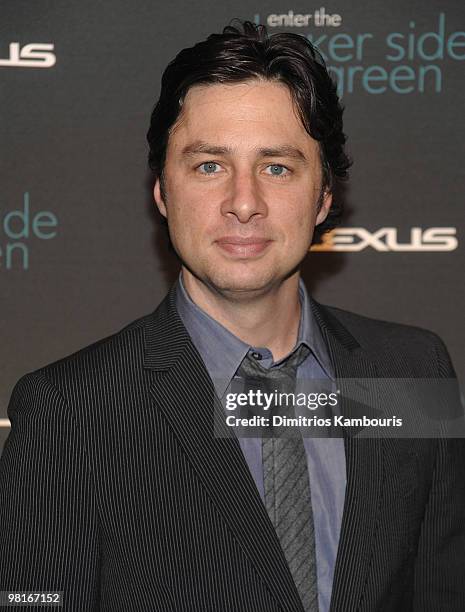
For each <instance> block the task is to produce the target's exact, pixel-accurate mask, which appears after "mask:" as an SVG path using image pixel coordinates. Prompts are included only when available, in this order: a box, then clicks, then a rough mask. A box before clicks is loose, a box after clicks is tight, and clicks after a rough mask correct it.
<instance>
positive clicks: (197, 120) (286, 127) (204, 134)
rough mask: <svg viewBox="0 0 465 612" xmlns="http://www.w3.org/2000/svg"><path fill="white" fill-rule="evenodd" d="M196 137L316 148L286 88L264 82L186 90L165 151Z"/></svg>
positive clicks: (210, 140)
mask: <svg viewBox="0 0 465 612" xmlns="http://www.w3.org/2000/svg"><path fill="white" fill-rule="evenodd" d="M200 138H201V139H202V140H208V141H209V142H213V143H218V144H225V143H223V142H222V141H223V140H231V141H237V142H236V144H238V143H239V142H242V143H243V144H246V143H248V144H249V145H250V147H253V146H254V145H261V146H263V145H266V144H268V145H270V144H272V145H274V146H276V145H279V144H282V143H284V142H285V143H287V144H291V143H292V144H295V145H298V146H306V147H307V148H309V149H312V150H313V149H314V148H315V147H316V146H317V145H316V141H315V140H314V139H313V138H311V136H310V135H309V134H308V133H307V131H306V130H305V128H304V126H303V124H302V121H301V119H300V117H299V115H298V112H297V110H296V107H295V104H294V102H293V100H292V96H291V93H290V91H289V89H288V87H287V86H286V85H284V84H282V83H278V82H270V81H262V80H253V81H247V82H243V83H235V84H228V85H224V84H214V85H195V86H193V87H192V88H191V89H189V91H188V93H187V95H186V97H185V99H184V103H183V107H182V110H181V113H180V115H179V117H178V120H177V121H176V123H175V125H174V126H173V128H172V129H171V131H170V139H169V146H170V145H172V146H177V145H179V146H181V145H183V146H184V145H185V144H186V142H188V141H189V140H194V139H200Z"/></svg>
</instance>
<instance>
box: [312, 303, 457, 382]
mask: <svg viewBox="0 0 465 612" xmlns="http://www.w3.org/2000/svg"><path fill="white" fill-rule="evenodd" d="M323 308H325V309H327V311H328V312H329V313H330V315H331V316H332V317H334V318H335V319H336V320H337V321H338V322H339V323H340V324H341V325H342V326H343V327H344V328H345V329H346V330H347V331H348V332H349V333H350V334H351V335H352V336H353V337H354V338H355V340H356V341H357V342H358V344H359V345H360V346H361V347H362V348H363V349H364V350H366V351H367V352H368V353H369V354H371V356H372V357H373V358H374V359H376V360H377V361H380V360H388V361H389V360H393V361H394V362H396V363H398V364H404V365H408V364H419V365H420V366H421V367H422V368H424V367H425V364H429V365H430V367H431V374H432V375H440V376H455V373H454V369H453V366H452V363H451V359H450V356H449V353H448V351H447V348H446V346H445V344H444V342H443V340H442V339H441V338H440V336H438V335H437V334H436V333H435V332H433V331H431V330H429V329H424V328H422V327H418V326H415V325H405V324H403V323H395V322H392V321H385V320H382V319H374V318H371V317H367V316H364V315H361V314H357V313H354V312H350V311H348V310H343V309H341V308H337V307H335V306H324V307H323Z"/></svg>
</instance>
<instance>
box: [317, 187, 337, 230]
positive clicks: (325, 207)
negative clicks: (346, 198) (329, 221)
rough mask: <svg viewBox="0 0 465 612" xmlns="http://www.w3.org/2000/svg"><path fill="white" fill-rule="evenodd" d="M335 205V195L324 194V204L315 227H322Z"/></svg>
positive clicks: (326, 192) (328, 192)
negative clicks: (332, 205)
mask: <svg viewBox="0 0 465 612" xmlns="http://www.w3.org/2000/svg"><path fill="white" fill-rule="evenodd" d="M332 203H333V194H332V193H331V192H330V191H326V190H325V192H324V194H323V203H322V205H321V208H320V210H319V211H318V214H317V216H316V219H315V225H320V223H323V221H324V220H325V219H326V217H327V216H328V213H329V209H330V208H331V204H332Z"/></svg>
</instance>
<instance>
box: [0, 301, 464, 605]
mask: <svg viewBox="0 0 465 612" xmlns="http://www.w3.org/2000/svg"><path fill="white" fill-rule="evenodd" d="M173 298H174V295H173V291H171V292H170V294H169V295H168V297H167V298H166V299H165V300H164V302H163V303H162V304H161V305H160V306H159V308H158V309H157V310H156V311H155V313H153V314H151V315H149V316H146V317H144V318H142V319H139V320H137V321H135V322H134V323H132V324H131V325H129V326H127V327H126V328H125V329H123V330H122V331H121V332H119V333H117V334H116V335H114V336H111V337H110V338H107V339H105V340H102V341H100V342H98V343H97V344H94V345H92V346H90V347H88V348H85V349H83V350H82V351H80V352H78V353H76V354H74V355H72V356H70V357H67V358H66V359H63V360H61V361H59V362H56V363H54V364H52V365H49V366H47V367H45V368H42V369H40V370H38V371H36V372H34V373H32V374H29V375H27V376H25V377H23V378H22V379H21V380H20V381H19V382H18V384H17V385H16V387H15V389H14V392H13V395H12V398H11V403H10V406H9V411H8V414H9V417H10V420H11V424H12V429H11V433H10V435H9V437H8V440H7V442H6V446H5V449H4V452H3V455H2V457H1V460H0V590H8V589H22V590H36V591H37V590H41V591H44V590H63V591H64V593H65V595H64V601H65V605H64V609H65V610H73V611H74V610H76V611H79V612H83V611H86V610H102V611H103V610H105V611H107V610H108V611H112V612H116V611H119V610H121V611H125V612H126V611H132V610H157V611H162V612H171V611H176V612H181V611H186V612H187V611H189V612H191V611H192V612H194V611H196V612H197V611H198V612H206V611H212V612H213V611H214V612H220V611H221V612H222V611H231V612H236V611H237V612H278V611H281V612H302V607H301V604H300V602H299V598H298V595H297V592H296V589H295V587H294V584H293V582H292V578H291V576H290V573H289V571H288V568H287V566H286V563H285V560H284V558H283V554H282V552H281V549H280V547H279V543H278V541H277V538H276V535H275V533H274V530H273V527H272V525H271V523H270V522H269V520H268V517H267V514H266V511H265V509H264V507H263V504H262V502H261V499H260V497H259V494H258V492H257V490H256V487H255V484H254V481H253V479H252V477H251V475H250V473H249V470H248V467H247V465H246V463H245V460H244V458H243V455H242V453H241V450H240V447H239V445H238V443H237V440H235V439H215V438H214V437H213V434H212V429H213V410H214V390H213V385H212V382H211V380H210V378H209V376H208V373H207V371H206V369H205V366H204V365H203V362H202V361H201V359H200V356H199V354H198V352H197V351H196V349H195V348H194V346H193V344H192V342H191V340H190V338H189V336H188V334H187V332H186V329H185V328H184V326H183V325H182V322H181V321H180V319H179V317H178V315H177V312H176V309H175V305H174V299H173ZM312 308H313V310H314V314H315V317H316V319H317V321H318V323H319V325H320V326H321V329H322V331H323V335H324V337H325V339H326V342H327V344H328V348H329V351H330V355H331V358H332V361H333V365H334V367H335V371H336V374H337V375H338V376H339V377H365V378H370V377H376V376H380V377H437V376H442V377H448V376H451V375H452V372H453V371H452V366H451V364H450V361H449V359H448V356H447V352H446V350H445V348H444V346H443V344H442V343H441V341H440V340H439V339H438V338H437V337H436V336H434V335H433V334H431V333H429V332H425V331H422V330H418V329H416V328H410V327H404V326H400V325H395V324H390V323H384V322H380V321H374V320H371V319H367V318H364V317H360V316H357V315H354V314H350V313H347V312H343V311H341V310H338V309H332V308H328V307H323V306H321V305H318V304H316V303H315V302H312ZM345 449H346V458H347V479H348V484H347V493H346V500H345V507H344V515H343V523H342V531H341V540H340V545H339V550H338V557H337V562H336V569H335V577H334V587H333V594H332V602H331V611H332V612H352V611H357V610H359V611H361V612H362V611H365V612H367V611H374V610H377V611H378V610H384V611H394V610H395V611H396V612H404V611H409V610H414V611H415V612H427V611H430V612H439V611H442V610H444V611H447V612H459V611H461V612H463V611H464V610H465V594H464V593H465V453H464V444H463V441H462V440H424V439H423V440H421V439H417V440H393V439H383V440H379V439H378V440H373V439H372V440H356V439H351V438H348V439H346V440H345Z"/></svg>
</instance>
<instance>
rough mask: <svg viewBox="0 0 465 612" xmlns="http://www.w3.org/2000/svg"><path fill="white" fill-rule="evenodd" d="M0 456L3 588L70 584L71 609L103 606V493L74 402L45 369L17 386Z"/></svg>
mask: <svg viewBox="0 0 465 612" xmlns="http://www.w3.org/2000/svg"><path fill="white" fill-rule="evenodd" d="M8 416H9V418H10V422H11V431H10V433H9V436H8V438H7V440H6V443H5V448H4V450H3V454H2V456H1V458H0V551H1V552H0V591H10V590H16V591H18V590H20V591H27V590H29V591H34V592H38V591H46V592H56V591H63V602H64V605H63V609H65V610H76V611H79V612H81V611H87V610H96V609H98V591H99V535H98V534H99V530H98V515H97V508H96V498H95V492H94V488H93V483H92V480H91V475H90V470H89V466H88V462H87V456H86V453H85V451H84V448H83V443H82V439H81V437H80V435H79V431H78V428H77V425H76V422H75V418H74V417H73V415H72V413H71V411H70V410H69V407H68V406H67V403H66V401H65V400H64V398H63V397H62V395H61V394H60V393H59V391H58V390H57V389H56V388H55V387H54V386H53V385H52V384H51V383H50V382H49V381H48V380H47V378H46V377H45V376H44V375H43V374H41V373H34V374H29V375H27V376H25V377H23V378H22V379H21V380H20V381H19V382H18V383H17V385H16V387H15V389H14V391H13V394H12V397H11V401H10V404H9V407H8Z"/></svg>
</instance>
